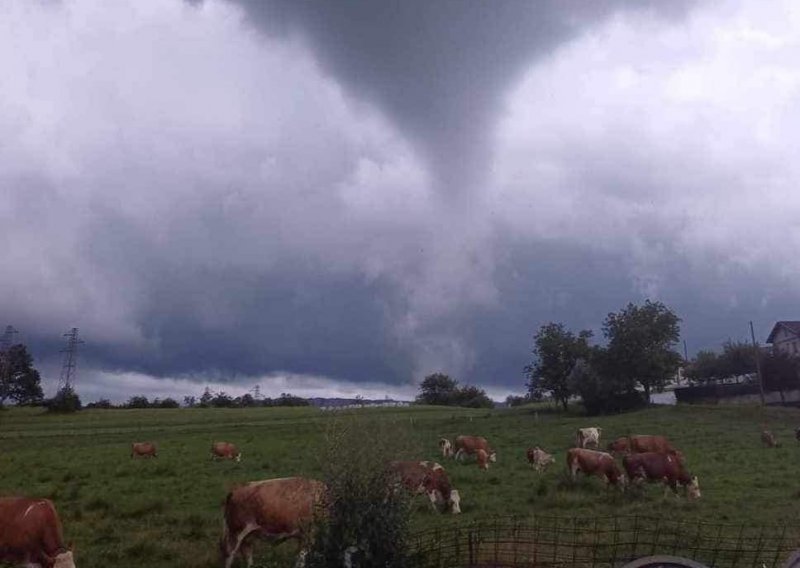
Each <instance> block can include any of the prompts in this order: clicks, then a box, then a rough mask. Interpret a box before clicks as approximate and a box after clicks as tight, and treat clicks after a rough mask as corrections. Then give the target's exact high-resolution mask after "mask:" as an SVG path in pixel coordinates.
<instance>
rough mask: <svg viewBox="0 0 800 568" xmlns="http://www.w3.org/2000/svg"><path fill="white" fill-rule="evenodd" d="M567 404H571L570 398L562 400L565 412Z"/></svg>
mask: <svg viewBox="0 0 800 568" xmlns="http://www.w3.org/2000/svg"><path fill="white" fill-rule="evenodd" d="M567 404H569V399H568V398H562V399H561V405H562V406H563V407H564V412H566V411H567Z"/></svg>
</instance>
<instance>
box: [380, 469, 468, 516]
mask: <svg viewBox="0 0 800 568" xmlns="http://www.w3.org/2000/svg"><path fill="white" fill-rule="evenodd" d="M389 469H390V470H391V471H393V472H394V473H396V474H397V475H398V477H399V481H400V483H401V484H402V485H403V487H405V488H406V489H407V490H409V491H411V492H412V493H415V494H423V493H424V494H426V495H427V496H428V499H430V502H431V506H432V507H433V508H434V509H436V510H437V511H438V510H439V508H440V507H441V508H443V509H445V510H446V509H447V508H449V509H450V512H452V513H453V514H454V515H457V514H459V513H460V512H461V496H460V494H459V493H458V490H457V489H453V487H452V485H450V478H449V477H448V476H447V473H446V472H445V470H444V468H443V467H442V466H441V465H439V464H438V463H436V462H429V461H393V462H391V463H390V464H389Z"/></svg>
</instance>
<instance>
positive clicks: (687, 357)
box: [683, 339, 689, 363]
mask: <svg viewBox="0 0 800 568" xmlns="http://www.w3.org/2000/svg"><path fill="white" fill-rule="evenodd" d="M683 360H684V361H686V362H687V363H688V362H689V350H688V349H686V340H685V339H684V340H683Z"/></svg>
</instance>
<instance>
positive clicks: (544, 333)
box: [524, 322, 592, 410]
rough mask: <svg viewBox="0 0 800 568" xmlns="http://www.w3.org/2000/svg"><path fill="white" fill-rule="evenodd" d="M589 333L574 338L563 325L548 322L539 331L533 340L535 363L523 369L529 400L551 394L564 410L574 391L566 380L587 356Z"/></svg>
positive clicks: (590, 333)
mask: <svg viewBox="0 0 800 568" xmlns="http://www.w3.org/2000/svg"><path fill="white" fill-rule="evenodd" d="M591 337H592V332H591V331H589V330H583V331H580V332H578V335H575V334H574V333H572V332H571V331H567V330H566V329H565V328H564V325H563V324H560V323H552V322H551V323H548V324H545V325H543V326H542V327H541V328H539V332H538V333H537V334H536V335H535V336H534V337H533V353H534V355H536V360H535V361H534V362H533V363H531V364H530V365H527V366H526V367H525V369H524V370H525V374H526V375H527V377H528V384H527V386H528V392H529V393H530V396H531V398H534V397H535V396H537V394H538V393H539V392H540V391H542V390H544V391H550V393H552V395H553V398H554V399H555V400H556V401H558V402H560V403H561V404H562V405H563V407H564V410H566V409H567V404H568V403H569V399H570V397H571V396H572V395H573V394H574V391H573V390H572V389H571V388H570V385H569V382H568V380H567V377H568V376H569V374H570V372H571V371H572V368H573V367H574V366H575V363H576V362H577V361H578V359H581V358H586V357H587V356H588V354H589V339H590V338H591Z"/></svg>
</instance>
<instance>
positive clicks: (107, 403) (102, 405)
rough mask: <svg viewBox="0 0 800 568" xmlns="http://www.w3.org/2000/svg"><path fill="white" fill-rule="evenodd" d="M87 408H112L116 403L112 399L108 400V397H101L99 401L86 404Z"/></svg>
mask: <svg viewBox="0 0 800 568" xmlns="http://www.w3.org/2000/svg"><path fill="white" fill-rule="evenodd" d="M86 408H101V409H104V410H108V409H110V408H114V405H113V404H111V401H110V400H108V399H107V398H101V399H100V400H98V401H95V402H90V403H89V404H87V405H86Z"/></svg>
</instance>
